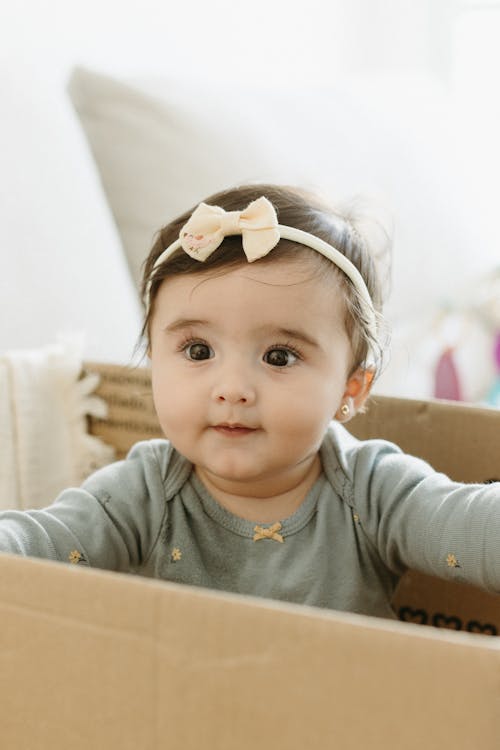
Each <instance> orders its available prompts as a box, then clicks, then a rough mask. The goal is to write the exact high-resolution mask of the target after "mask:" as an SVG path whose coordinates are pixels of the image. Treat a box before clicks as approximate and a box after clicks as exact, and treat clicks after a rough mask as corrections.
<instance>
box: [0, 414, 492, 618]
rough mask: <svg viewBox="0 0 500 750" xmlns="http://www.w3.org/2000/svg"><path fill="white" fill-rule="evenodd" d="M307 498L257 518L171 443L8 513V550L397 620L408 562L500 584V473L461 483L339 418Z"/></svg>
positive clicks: (0, 526)
mask: <svg viewBox="0 0 500 750" xmlns="http://www.w3.org/2000/svg"><path fill="white" fill-rule="evenodd" d="M321 460H322V465H323V473H322V475H321V476H320V477H319V479H318V480H317V481H316V483H315V485H314V486H313V487H312V489H311V490H310V492H309V493H308V495H307V496H306V498H305V499H304V501H303V502H302V504H301V505H300V507H299V508H298V509H297V510H296V511H295V513H293V515H291V516H289V517H288V518H284V519H281V520H280V522H279V523H278V525H277V526H276V525H274V524H267V525H262V526H259V525H258V524H255V523H253V522H250V521H247V520H244V519H242V518H239V517H238V516H235V515H233V514H232V513H230V512H229V511H228V510H226V509H225V508H223V507H222V506H221V505H219V504H218V503H217V502H216V501H215V500H214V499H213V498H212V497H211V496H210V494H209V493H208V492H207V490H206V489H205V487H204V486H203V485H202V483H201V482H200V480H199V479H198V477H197V476H196V474H195V472H194V471H193V467H192V465H191V464H190V463H189V462H188V461H187V460H186V459H185V458H184V457H183V456H181V455H180V454H179V453H177V451H176V450H175V449H174V448H173V447H172V446H171V445H170V443H169V442H168V441H166V440H152V441H148V442H142V443H138V444H137V445H136V446H135V447H134V448H133V449H132V450H131V452H130V454H129V456H128V457H127V459H126V460H125V461H121V462H117V463H115V464H112V465H110V466H108V467H105V468H104V469H101V470H100V471H98V472H97V473H95V474H94V475H92V476H91V477H90V478H89V479H88V480H87V481H86V482H85V483H84V484H83V485H82V487H81V488H78V489H69V490H66V491H64V492H63V493H62V494H61V495H60V496H59V497H58V499H57V500H56V501H55V503H54V504H53V505H51V506H50V507H48V508H46V509H44V510H36V511H35V510H33V511H5V512H3V513H0V550H1V551H4V552H11V553H17V554H22V555H30V556H35V557H44V558H49V559H52V560H61V561H69V562H74V563H79V564H87V565H91V566H94V567H97V568H106V569H110V570H117V571H127V572H134V573H137V574H141V575H145V576H154V577H157V578H162V579H164V580H169V581H177V582H184V583H188V584H192V585H197V586H205V587H208V588H213V589H222V590H226V591H234V592H238V593H242V594H252V595H255V596H263V597H269V598H275V599H282V600H285V601H291V602H298V603H304V604H310V605H315V606H320V607H330V608H333V609H339V610H346V611H352V612H360V613H364V614H369V615H376V616H382V617H394V613H393V611H392V609H391V606H390V599H391V597H392V594H393V591H394V588H395V586H396V584H397V581H398V579H399V577H400V576H401V575H402V573H403V572H404V571H405V570H406V568H408V567H409V568H413V569H415V570H420V571H423V572H426V573H430V574H433V575H437V576H440V577H444V578H450V579H453V580H457V581H467V582H469V583H472V584H476V585H479V586H481V587H483V588H486V589H489V590H491V591H495V592H500V544H499V542H500V483H496V484H491V485H479V484H477V485H464V484H459V483H456V482H452V481H451V480H450V479H448V478H447V477H446V476H444V475H443V474H439V473H436V472H435V471H434V470H433V469H432V468H431V467H429V466H428V464H426V463H425V462H423V461H421V460H419V459H417V458H414V457H411V456H407V455H405V454H403V453H402V452H401V451H400V450H399V449H398V448H397V447H396V446H394V445H392V444H391V443H387V442H385V441H382V440H368V441H358V440H356V439H355V438H353V437H352V436H351V435H350V434H349V433H348V432H347V431H346V430H345V429H344V428H343V427H341V426H340V425H338V424H332V426H331V427H330V428H329V430H328V432H327V434H326V436H325V439H324V441H323V444H322V447H321Z"/></svg>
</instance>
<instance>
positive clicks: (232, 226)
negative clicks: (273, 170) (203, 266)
mask: <svg viewBox="0 0 500 750" xmlns="http://www.w3.org/2000/svg"><path fill="white" fill-rule="evenodd" d="M236 234H240V235H241V237H242V244H243V251H244V253H245V255H246V257H247V260H248V262H249V263H253V261H255V260H258V259H259V258H263V257H264V256H266V255H267V254H268V253H269V252H270V251H271V250H272V249H273V248H274V247H276V245H277V244H278V242H279V241H280V239H283V240H292V241H293V242H298V243H299V244H300V245H305V246H306V247H310V248H312V249H313V250H316V251H317V252H318V253H320V254H321V255H324V256H325V258H328V260H330V261H331V262H332V263H333V264H334V265H336V266H337V267H338V268H340V270H341V271H343V273H345V275H346V276H347V277H348V278H349V279H350V281H351V282H352V284H353V285H354V287H355V288H356V290H357V292H358V294H359V296H360V298H361V300H362V303H363V307H364V308H365V313H366V316H367V319H368V321H369V327H370V331H371V333H372V334H373V336H376V332H377V322H376V314H375V310H374V307H373V302H372V299H371V297H370V293H369V291H368V288H367V286H366V284H365V282H364V280H363V277H362V276H361V274H360V272H359V271H358V269H357V268H356V266H355V265H354V264H353V263H351V261H350V260H349V259H348V258H346V256H345V255H343V254H342V253H341V252H340V251H339V250H337V249H336V248H334V247H333V246H332V245H330V244H329V243H328V242H324V240H321V239H320V238H319V237H316V236H315V235H314V234H309V232H304V231H302V229H296V228H295V227H288V226H283V225H282V224H278V217H277V215H276V211H275V208H274V206H273V204H272V203H271V202H270V201H269V200H268V199H267V198H265V197H264V196H262V197H261V198H258V199H257V200H255V201H252V203H250V204H249V205H248V206H247V208H246V209H244V210H243V211H225V210H224V209H223V208H220V206H209V205H207V204H206V203H200V205H199V206H198V207H197V208H196V209H195V210H194V211H193V213H192V214H191V218H190V219H189V220H188V222H187V223H186V224H185V225H184V226H183V227H182V229H181V231H180V234H179V239H177V240H175V241H174V242H172V244H171V245H169V246H168V247H167V248H166V249H165V250H164V251H163V252H162V253H161V254H160V255H159V256H158V258H157V259H156V261H155V263H154V266H153V268H152V269H151V274H150V277H149V282H148V284H147V288H146V300H147V303H148V304H149V292H150V289H151V279H152V277H153V275H154V272H155V271H156V269H157V268H159V266H160V265H161V264H162V263H163V262H164V261H165V260H167V258H170V256H171V255H173V254H174V253H175V251H176V250H179V248H182V249H183V250H184V252H186V253H187V254H188V255H189V256H191V258H195V260H199V261H200V262H203V261H205V260H206V259H207V258H208V257H209V256H210V255H211V254H212V253H213V252H214V250H216V249H217V248H218V247H219V245H220V244H221V243H222V241H223V239H224V237H227V236H229V235H236Z"/></svg>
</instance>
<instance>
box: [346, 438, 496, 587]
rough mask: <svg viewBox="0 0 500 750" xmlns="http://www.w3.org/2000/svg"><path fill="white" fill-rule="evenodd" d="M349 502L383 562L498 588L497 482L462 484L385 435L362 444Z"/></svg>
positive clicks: (395, 567)
mask: <svg viewBox="0 0 500 750" xmlns="http://www.w3.org/2000/svg"><path fill="white" fill-rule="evenodd" d="M353 503H354V505H355V506H356V509H357V512H358V515H359V517H360V521H361V524H362V525H363V528H364V530H365V532H366V534H367V535H368V536H369V537H370V539H371V541H372V543H373V544H374V545H375V546H376V548H377V550H378V553H379V555H380V556H381V558H382V559H383V561H384V562H385V564H386V565H387V566H388V567H389V568H390V569H391V570H393V571H394V572H396V573H399V574H401V573H402V572H404V570H405V569H406V568H412V569H414V570H419V571H421V572H423V573H428V574H430V575H435V576H439V577H441V578H448V579H451V580H455V581H461V582H467V583H471V584H473V585H476V586H481V587H482V588H486V589H488V590H490V591H493V592H496V593H499V592H500V483H499V482H495V483H493V484H461V483H458V482H453V481H452V480H450V479H449V478H448V477H447V476H445V475H444V474H440V473H438V472H436V471H434V470H433V469H432V467H430V466H429V465H428V464H427V463H425V462H424V461H421V460H420V459H418V458H414V457H412V456H408V455H405V454H403V453H402V452H401V451H400V450H399V449H398V448H397V447H396V446H394V445H392V444H390V443H384V442H383V441H367V442H366V443H364V444H361V448H360V449H359V453H358V456H357V460H356V465H355V468H354V482H353Z"/></svg>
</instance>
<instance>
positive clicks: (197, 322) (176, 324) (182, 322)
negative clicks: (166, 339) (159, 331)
mask: <svg viewBox="0 0 500 750" xmlns="http://www.w3.org/2000/svg"><path fill="white" fill-rule="evenodd" d="M206 325H208V320H201V319H199V318H177V320H173V321H172V322H171V323H169V324H168V325H167V326H165V328H164V329H163V330H164V331H167V332H168V333H176V332H177V331H182V330H184V329H185V328H193V327H194V326H206Z"/></svg>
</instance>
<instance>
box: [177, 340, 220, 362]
mask: <svg viewBox="0 0 500 750" xmlns="http://www.w3.org/2000/svg"><path fill="white" fill-rule="evenodd" d="M184 354H185V355H186V357H187V358H188V359H191V360H193V361H194V362H199V361H200V360H203V359H211V358H212V357H213V356H214V351H213V349H212V348H211V347H210V346H209V345H208V344H204V343H203V342H202V341H194V342H193V343H191V344H186V346H185V347H184Z"/></svg>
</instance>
